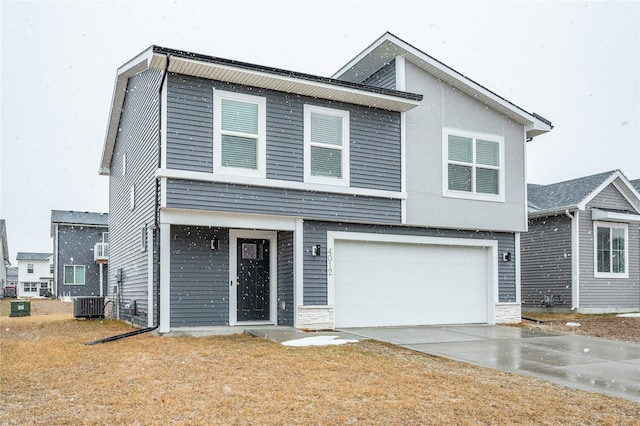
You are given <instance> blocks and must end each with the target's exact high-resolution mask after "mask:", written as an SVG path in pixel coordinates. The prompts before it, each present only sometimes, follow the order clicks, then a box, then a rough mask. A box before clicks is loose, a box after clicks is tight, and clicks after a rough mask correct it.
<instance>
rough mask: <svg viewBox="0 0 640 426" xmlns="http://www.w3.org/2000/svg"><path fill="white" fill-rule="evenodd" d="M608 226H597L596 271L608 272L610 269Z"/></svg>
mask: <svg viewBox="0 0 640 426" xmlns="http://www.w3.org/2000/svg"><path fill="white" fill-rule="evenodd" d="M609 232H610V230H609V228H598V235H597V239H598V241H597V244H598V247H597V253H598V254H597V257H598V259H597V261H598V272H610V271H611V263H610V261H611V252H610V247H611V242H610V238H609Z"/></svg>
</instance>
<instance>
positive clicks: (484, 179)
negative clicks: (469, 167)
mask: <svg viewBox="0 0 640 426" xmlns="http://www.w3.org/2000/svg"><path fill="white" fill-rule="evenodd" d="M498 176H499V172H498V170H489V169H481V168H479V167H478V168H477V169H476V192H478V193H481V194H498V190H499V188H498Z"/></svg>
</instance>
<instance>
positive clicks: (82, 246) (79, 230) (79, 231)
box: [55, 224, 108, 296]
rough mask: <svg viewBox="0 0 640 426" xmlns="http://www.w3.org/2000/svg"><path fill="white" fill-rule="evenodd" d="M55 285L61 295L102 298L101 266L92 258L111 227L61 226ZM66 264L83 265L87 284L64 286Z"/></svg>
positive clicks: (59, 228)
mask: <svg viewBox="0 0 640 426" xmlns="http://www.w3.org/2000/svg"><path fill="white" fill-rule="evenodd" d="M57 228H58V245H57V249H58V252H57V255H58V256H57V262H58V264H57V265H56V269H55V270H56V277H55V279H56V283H57V286H58V289H57V294H58V295H59V296H68V295H70V296H99V295H100V265H98V264H97V263H96V262H95V260H94V258H93V247H94V246H95V244H96V243H99V242H102V234H103V233H104V232H108V228H105V227H96V226H83V225H73V226H68V225H62V224H60V225H58V227H57ZM65 265H84V267H85V277H84V278H85V283H84V285H65V283H64V269H65V268H64V267H65ZM107 269H108V268H107V265H104V266H103V274H104V278H103V286H104V288H103V292H102V294H103V295H106V294H107V293H106V283H107V280H106V278H107V277H108V273H107Z"/></svg>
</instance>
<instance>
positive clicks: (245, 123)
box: [221, 99, 258, 135]
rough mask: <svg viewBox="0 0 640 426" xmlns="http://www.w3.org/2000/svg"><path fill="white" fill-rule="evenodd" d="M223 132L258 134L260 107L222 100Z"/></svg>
mask: <svg viewBox="0 0 640 426" xmlns="http://www.w3.org/2000/svg"><path fill="white" fill-rule="evenodd" d="M221 125H222V130H227V131H234V132H243V133H250V134H253V135H257V134H258V105H257V104H252V103H248V102H241V101H234V100H231V99H222V123H221Z"/></svg>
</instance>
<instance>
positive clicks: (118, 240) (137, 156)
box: [108, 70, 161, 324]
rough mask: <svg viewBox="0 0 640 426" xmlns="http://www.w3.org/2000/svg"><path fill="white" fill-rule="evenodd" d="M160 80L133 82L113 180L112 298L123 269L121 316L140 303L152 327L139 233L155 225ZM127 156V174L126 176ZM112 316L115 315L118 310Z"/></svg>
mask: <svg viewBox="0 0 640 426" xmlns="http://www.w3.org/2000/svg"><path fill="white" fill-rule="evenodd" d="M160 80H161V72H160V71H158V70H149V71H145V72H142V73H140V74H137V75H136V76H134V77H132V78H130V79H129V84H128V86H127V97H126V99H125V102H124V105H123V111H122V115H121V119H120V129H119V131H118V136H117V138H116V144H115V148H114V152H113V160H112V163H111V170H110V176H109V230H110V232H109V250H110V253H109V270H110V273H109V289H108V290H109V294H108V296H109V298H110V300H116V298H115V292H114V287H115V286H116V285H117V282H116V276H115V275H116V271H117V270H118V269H120V268H121V269H122V271H123V282H122V293H121V306H120V307H121V311H122V312H124V304H126V303H129V302H131V301H132V300H136V301H137V304H138V308H139V313H140V315H139V316H138V317H137V318H135V320H136V321H137V322H139V323H141V324H146V323H147V317H146V315H147V314H148V312H149V310H150V308H152V307H150V306H149V303H148V298H149V294H148V275H147V270H148V267H149V265H148V259H147V255H148V253H147V251H142V250H141V249H140V228H141V227H145V226H151V225H152V224H153V223H154V220H155V200H156V196H157V194H156V180H155V177H154V174H155V170H156V169H157V165H158V156H159V153H158V140H159V125H160V123H159V117H160V110H159V93H158V91H159V86H160ZM125 153H126V158H127V160H126V174H125V175H123V174H122V169H123V160H122V158H123V155H124V154H125ZM132 185H135V208H134V209H133V210H131V209H130V207H129V191H130V188H131V186H132ZM147 250H149V248H147ZM109 312H110V315H114V314H115V309H114V307H113V306H110V311H109ZM127 319H128V318H127Z"/></svg>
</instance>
